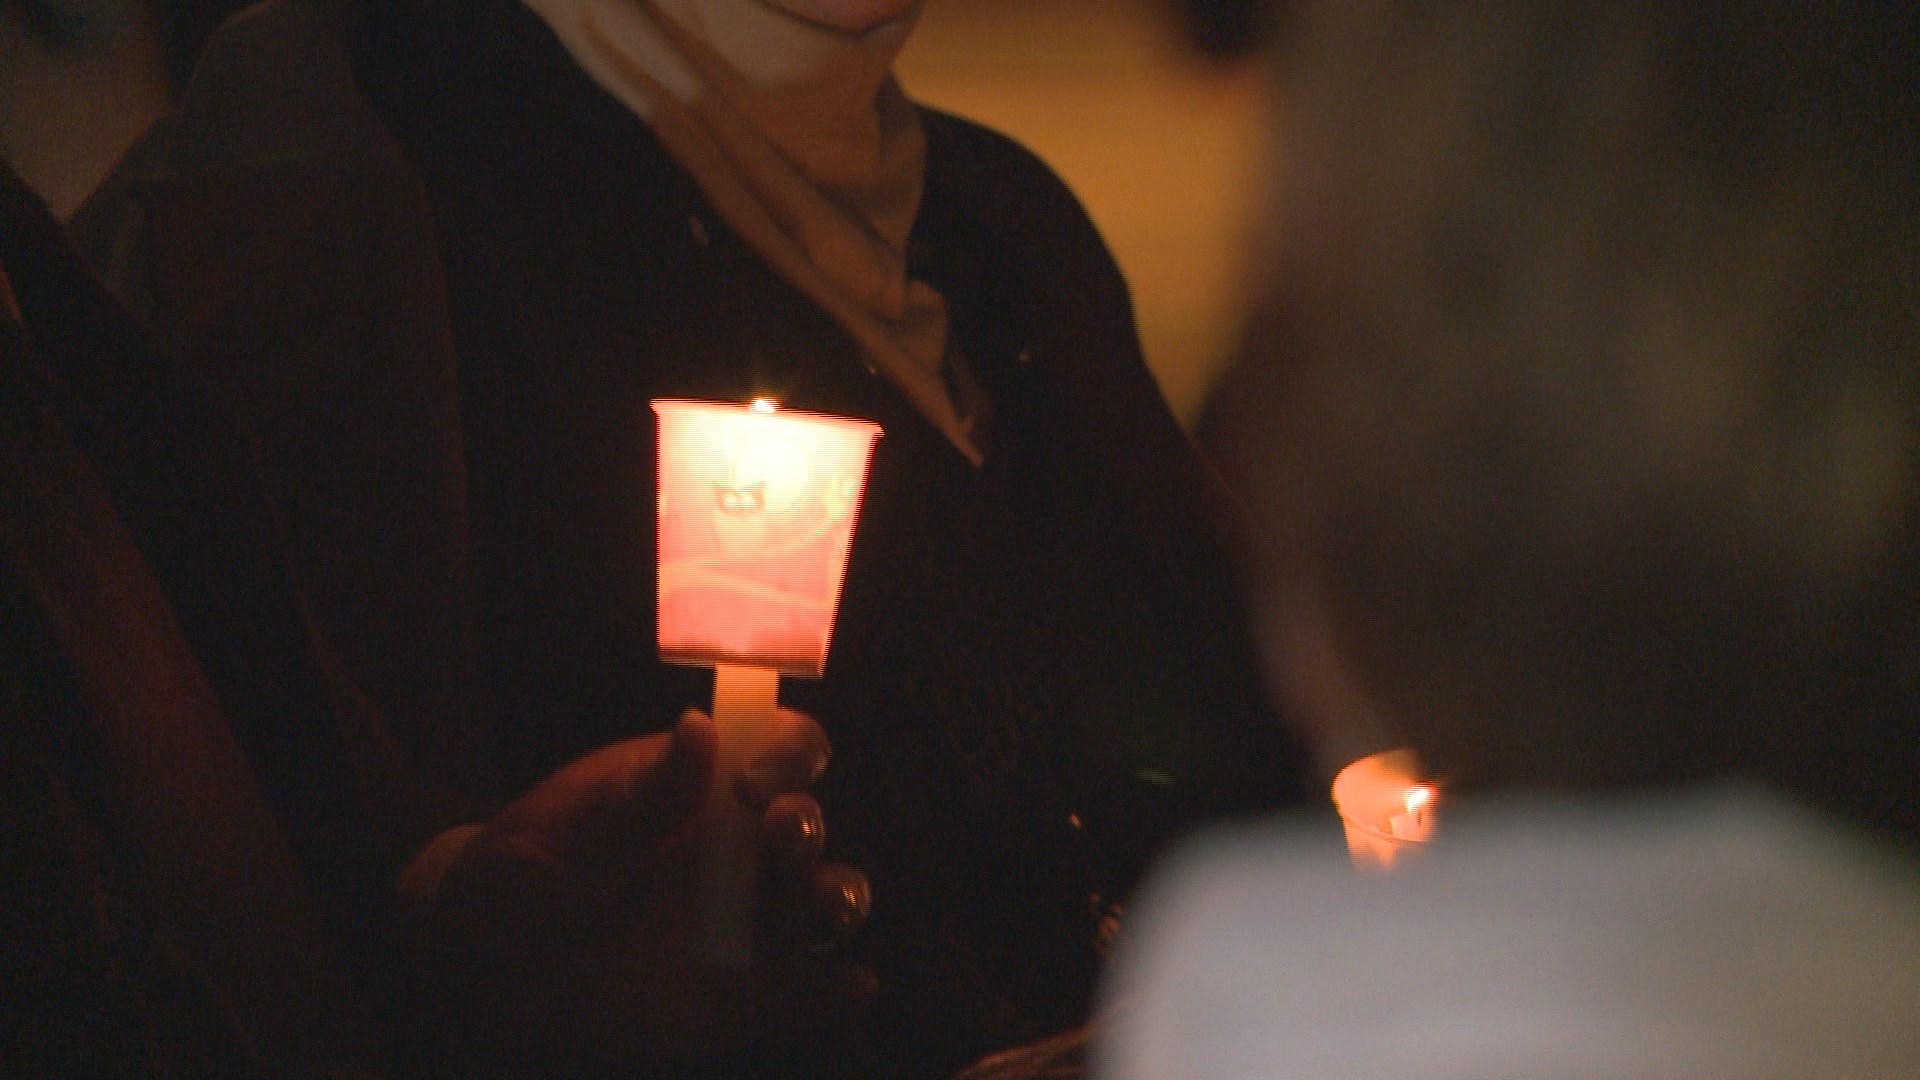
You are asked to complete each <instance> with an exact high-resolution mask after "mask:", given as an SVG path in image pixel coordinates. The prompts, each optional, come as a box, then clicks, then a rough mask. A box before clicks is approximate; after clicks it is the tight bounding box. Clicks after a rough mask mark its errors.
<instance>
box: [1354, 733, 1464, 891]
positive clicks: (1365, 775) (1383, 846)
mask: <svg viewBox="0 0 1920 1080" xmlns="http://www.w3.org/2000/svg"><path fill="white" fill-rule="evenodd" d="M1438 802H1439V792H1438V790H1437V789H1435V787H1434V786H1433V785H1432V784H1431V783H1428V782H1426V781H1425V780H1423V779H1422V778H1421V772H1420V762H1419V759H1418V758H1416V757H1415V756H1414V754H1413V751H1411V750H1389V751H1387V752H1386V753H1382V754H1373V755H1371V756H1369V757H1363V758H1361V759H1360V760H1359V761H1356V762H1354V763H1353V764H1351V765H1348V766H1347V767H1346V768H1344V769H1341V770H1340V773H1339V775H1338V776H1335V777H1334V778H1333V804H1334V806H1336V807H1338V808H1339V810H1340V823H1341V824H1342V825H1343V826H1345V828H1346V832H1347V853H1348V854H1349V855H1351V856H1352V858H1353V865H1354V866H1356V867H1359V868H1360V869H1362V870H1390V869H1392V868H1393V864H1394V863H1395V862H1396V861H1398V860H1399V859H1401V858H1404V857H1406V856H1407V855H1409V854H1411V853H1412V852H1415V851H1418V850H1419V848H1420V845H1422V844H1425V843H1426V842H1428V841H1429V840H1431V839H1433V833H1434V825H1435V822H1434V811H1435V807H1436V804H1437V803H1438Z"/></svg>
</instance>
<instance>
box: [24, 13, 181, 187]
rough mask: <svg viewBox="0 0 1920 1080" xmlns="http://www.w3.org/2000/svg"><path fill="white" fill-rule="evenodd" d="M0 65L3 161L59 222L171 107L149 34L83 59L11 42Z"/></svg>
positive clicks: (126, 40) (156, 45)
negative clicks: (32, 190) (12, 44)
mask: <svg viewBox="0 0 1920 1080" xmlns="http://www.w3.org/2000/svg"><path fill="white" fill-rule="evenodd" d="M0 60H3V61H4V62H0V160H5V161H6V163H7V164H8V165H9V166H11V167H12V168H13V170H14V171H15V172H16V173H18V174H19V175H20V178H21V179H22V180H24V181H25V182H26V183H27V185H28V186H29V187H31V188H33V189H34V191H35V192H36V193H38V194H39V196H40V198H41V199H42V200H44V201H45V202H46V204H47V207H48V209H50V210H52V211H53V213H54V216H56V217H58V218H60V219H61V220H62V221H65V220H66V219H67V218H69V217H71V216H72V215H73V213H74V211H76V210H78V209H79V208H80V204H81V203H83V202H85V201H86V198H87V196H88V195H91V194H92V193H93V190H94V188H96V187H98V186H99V185H100V182H101V181H102V180H104V179H105V178H106V177H107V174H108V173H110V172H112V171H113V167H114V166H115V165H116V164H118V163H119V161H120V159H121V158H122V157H123V156H125V154H126V152H127V150H128V148H130V147H131V146H132V145H133V144H134V141H135V140H137V139H139V137H140V136H141V135H142V134H144V133H145V132H146V130H147V129H148V128H149V127H151V126H152V125H153V123H154V121H156V120H158V119H159V118H160V117H161V116H163V115H165V114H166V112H167V110H168V109H169V108H170V107H171V105H172V94H171V89H170V86H169V84H168V81H167V77H166V72H165V70H164V68H163V66H162V64H161V59H160V49H159V45H158V42H157V40H156V38H155V36H154V35H153V34H151V33H135V34H131V35H129V36H128V37H127V38H126V39H125V40H123V41H121V42H118V43H116V44H113V45H111V46H107V47H104V48H102V49H100V50H99V51H98V52H95V53H90V54H88V55H85V56H79V57H67V56H61V55H58V54H55V53H50V52H48V51H46V50H44V49H41V48H38V47H36V46H34V45H32V44H27V43H14V47H12V48H9V49H8V50H7V55H6V56H4V57H0Z"/></svg>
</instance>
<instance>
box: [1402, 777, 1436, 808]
mask: <svg viewBox="0 0 1920 1080" xmlns="http://www.w3.org/2000/svg"><path fill="white" fill-rule="evenodd" d="M1432 805H1433V788H1432V786H1430V785H1428V784H1416V785H1414V786H1413V787H1410V788H1408V789H1407V813H1409V814H1418V813H1421V812H1423V811H1425V810H1426V809H1427V808H1428V807H1429V806H1432Z"/></svg>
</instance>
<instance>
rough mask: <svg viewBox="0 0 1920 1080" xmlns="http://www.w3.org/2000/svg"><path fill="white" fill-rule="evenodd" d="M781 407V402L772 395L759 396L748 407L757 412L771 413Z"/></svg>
mask: <svg viewBox="0 0 1920 1080" xmlns="http://www.w3.org/2000/svg"><path fill="white" fill-rule="evenodd" d="M779 407H780V403H779V402H777V401H775V400H773V399H772V398H770V397H757V398H754V399H753V402H752V404H750V405H748V406H747V408H749V409H752V410H753V411H754V412H757V413H770V412H772V411H773V410H775V409H777V408H779Z"/></svg>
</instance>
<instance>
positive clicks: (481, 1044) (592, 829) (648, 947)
mask: <svg viewBox="0 0 1920 1080" xmlns="http://www.w3.org/2000/svg"><path fill="white" fill-rule="evenodd" d="M775 726H776V733H775V736H774V737H773V738H772V739H771V740H770V749H769V750H768V751H767V752H765V753H764V754H762V755H761V757H760V758H758V759H756V760H755V761H753V762H750V763H749V764H748V766H747V767H746V768H745V770H744V775H742V776H738V777H730V778H727V780H728V782H731V783H735V784H737V785H738V787H737V788H736V790H737V791H738V792H739V793H740V795H741V798H742V801H744V802H745V803H746V804H747V805H748V806H750V807H753V808H755V809H759V810H761V811H762V814H763V817H762V821H763V826H764V830H763V840H764V844H763V852H762V859H761V864H760V874H759V882H758V885H759V888H758V914H757V924H756V927H755V938H754V958H753V964H752V967H751V968H750V969H749V970H748V971H746V972H725V971H720V970H716V969H715V968H713V967H712V966H710V965H708V964H706V963H704V962H703V961H702V960H701V959H700V955H699V951H698V950H699V945H700V941H701V937H700V921H699V912H698V911H697V910H696V908H697V900H696V896H697V892H696V890H697V866H696V858H697V853H698V845H697V844H696V843H695V842H694V841H695V838H696V836H695V834H696V830H697V825H698V820H699V817H698V811H699V809H700V807H701V804H702V801H703V799H704V797H705V795H706V791H707V787H708V785H709V784H711V783H714V782H715V779H716V778H715V777H714V776H713V771H714V729H713V723H712V721H711V720H709V719H708V718H707V717H706V716H705V715H704V714H701V713H698V712H694V711H689V712H687V713H686V714H685V715H684V716H682V717H681V719H680V723H679V724H678V725H677V726H676V727H675V729H674V730H673V731H672V732H670V733H668V734H663V735H655V736H648V737H645V738H638V739H631V740H628V741H626V742H622V743H617V744H614V745H612V746H608V747H605V748H603V749H601V750H599V751H596V752H594V753H592V754H589V755H588V756H586V757H584V758H581V759H580V760H579V761H576V762H574V763H573V764H571V765H569V766H567V767H566V768H564V769H562V770H560V771H559V772H558V773H555V774H554V775H553V776H552V777H550V778H548V779H547V780H545V781H544V782H542V783H541V784H540V785H538V786H537V787H535V788H534V789H533V790H531V791H529V792H528V793H527V794H526V795H524V796H522V797H521V798H520V799H519V800H517V801H516V802H514V803H513V804H512V805H510V806H508V807H507V808H506V809H505V810H503V811H501V812H500V813H499V814H497V815H496V816H495V817H494V818H493V819H492V820H490V821H487V822H485V823H484V824H481V825H479V826H467V827H466V828H465V829H462V830H454V831H453V832H451V833H448V834H445V835H443V837H442V838H441V839H440V840H438V841H436V842H435V843H434V844H432V845H430V846H429V848H428V849H427V850H426V851H425V852H423V853H422V855H421V857H420V858H419V859H417V860H416V861H415V865H414V866H413V867H410V868H409V871H408V873H407V874H406V875H405V876H404V877H403V891H404V892H406V893H408V894H409V895H410V899H411V900H412V902H413V904H414V906H415V907H416V909H417V910H418V911H419V913H420V925H421V927H422V928H423V929H424V930H425V931H426V933H425V934H424V935H423V940H424V942H425V948H426V950H427V952H426V955H425V963H426V964H427V965H428V969H429V971H430V972H431V973H432V975H433V977H434V978H435V981H436V982H437V984H438V986H439V989H440V994H439V997H440V998H441V1000H442V1002H443V1004H444V1010H443V1014H442V1016H441V1017H440V1019H441V1021H442V1022H441V1023H439V1024H438V1025H436V1026H439V1027H441V1028H442V1031H441V1034H443V1035H444V1036H445V1039H444V1040H436V1041H440V1042H444V1044H445V1047H446V1051H447V1052H448V1053H450V1054H452V1055H453V1056H454V1059H455V1061H456V1062H457V1063H458V1064H459V1066H460V1067H461V1068H462V1070H463V1071H467V1072H470V1073H471V1072H479V1073H484V1074H487V1075H495V1076H498V1075H517V1074H521V1073H527V1074H536V1075H555V1074H566V1073H570V1072H576V1071H585V1072H599V1071H602V1070H610V1069H633V1068H642V1067H644V1068H645V1069H647V1071H654V1070H655V1069H660V1070H666V1071H671V1070H672V1069H673V1068H674V1067H675V1066H676V1065H677V1064H680V1063H688V1062H692V1061H698V1060H706V1059H712V1058H715V1057H719V1056H722V1055H725V1054H729V1053H732V1052H735V1051H738V1050H741V1049H742V1048H745V1047H747V1046H749V1045H752V1044H755V1043H760V1042H767V1041H778V1040H780V1039H782V1038H786V1037H792V1036H798V1035H800V1034H803V1033H808V1032H817V1031H818V1030H820V1029H821V1028H823V1027H824V1028H830V1027H832V1026H834V1025H836V1024H841V1023H845V1022H847V1021H848V1020H850V1019H852V1018H853V1017H854V1016H855V1015H857V1014H858V1012H859V1010H860V1007H861V1006H862V1005H863V1004H864V1002H865V1000H866V999H867V998H868V997H869V996H871V994H872V991H873V979H872V976H871V974H870V973H868V972H867V971H865V970H864V969H861V968H858V967H856V966H854V965H852V964H851V963H850V962H848V961H846V960H844V959H841V958H838V957H835V956H833V955H832V954H831V953H830V952H829V951H827V950H824V949H822V948H821V946H823V945H827V944H830V943H831V942H832V941H834V940H836V939H837V938H838V937H840V936H843V935H845V934H846V933H849V932H851V931H852V930H853V929H854V928H856V927H857V926H858V925H859V923H860V922H861V921H862V920H863V919H864V918H865V917H866V912H867V908H868V905H869V893H868V889H867V882H866V878H865V876H864V875H862V874H861V873H860V872H859V871H857V870H854V869H852V868H850V867H845V866H839V865H831V864H824V865H823V864H822V863H821V862H820V854H821V845H822V843H823V842H824V840H825V825H824V822H823V819H822V815H821V811H820V806H819V804H818V803H816V802H815V801H814V800H813V799H812V798H811V797H810V796H808V795H806V794H804V789H805V788H806V787H807V786H808V785H809V784H811V783H812V782H813V780H814V779H816V778H817V777H818V776H819V774H820V772H821V770H823V769H824V768H825V767H826V761H827V757H828V745H827V740H826V737H825V735H824V734H823V733H822V732H821V730H820V728H819V726H818V725H817V724H815V723H814V722H813V721H812V720H811V719H810V718H808V717H806V716H805V715H803V714H800V713H796V712H792V711H788V710H781V711H780V713H779V714H778V717H777V721H776V725H775Z"/></svg>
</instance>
